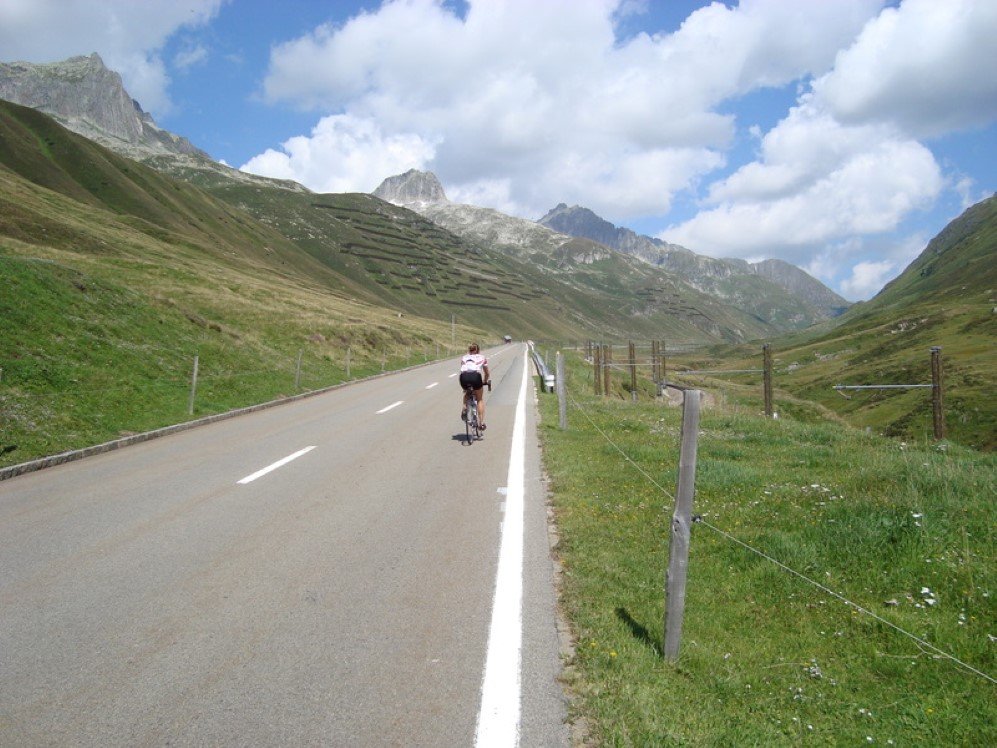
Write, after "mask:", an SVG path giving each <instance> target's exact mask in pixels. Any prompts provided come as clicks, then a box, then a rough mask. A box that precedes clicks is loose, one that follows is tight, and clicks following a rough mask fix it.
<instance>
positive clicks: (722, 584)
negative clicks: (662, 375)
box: [541, 356, 997, 746]
mask: <svg viewBox="0 0 997 748" xmlns="http://www.w3.org/2000/svg"><path fill="white" fill-rule="evenodd" d="M617 384H618V383H617ZM568 388H569V393H570V397H571V402H570V404H569V408H568V418H569V428H568V429H567V430H566V431H561V430H560V429H559V428H558V423H557V404H556V397H555V396H554V395H544V396H542V397H541V414H542V422H543V425H542V441H543V444H544V454H545V462H546V467H547V471H548V474H549V479H550V488H551V491H552V496H553V498H552V500H553V505H554V510H555V513H556V521H557V527H558V532H559V543H558V545H557V555H558V557H559V559H560V561H561V563H562V565H563V576H562V590H561V593H562V604H563V610H564V613H565V615H566V617H567V618H568V620H569V622H570V626H571V629H572V631H573V634H574V637H575V652H574V655H573V656H572V657H571V659H570V662H569V663H568V676H567V683H568V686H569V688H570V691H571V693H572V694H573V713H574V716H575V718H584V720H585V722H586V723H587V724H588V729H589V732H590V739H591V740H592V742H593V743H595V744H598V745H612V746H651V745H655V746H656V745H731V746H734V745H737V746H742V745H765V746H768V745H796V744H801V743H812V744H819V745H859V744H862V745H867V744H873V745H993V744H994V743H995V742H997V700H995V696H997V686H995V683H994V681H993V678H994V677H997V663H995V659H997V658H995V646H997V645H995V637H997V607H995V605H994V595H995V594H997V589H995V586H997V564H995V560H997V559H995V557H994V556H995V553H994V549H995V545H994V540H995V538H994V527H995V522H994V520H995V516H994V508H993V500H994V496H995V467H997V464H995V460H994V457H993V456H992V455H987V454H982V453H979V452H974V451H971V450H967V449H963V448H960V447H957V446H955V445H952V444H950V443H941V444H938V445H935V444H932V443H930V442H917V443H914V442H902V441H900V440H896V439H888V438H883V437H881V436H878V435H874V434H870V433H866V432H865V431H864V430H859V429H855V428H852V427H849V426H847V425H844V424H841V423H839V422H835V421H827V422H823V423H818V422H806V421H799V420H796V419H794V418H793V417H791V416H784V417H782V418H780V419H779V420H770V419H765V418H764V417H763V416H761V415H760V414H759V412H758V411H759V410H760V408H758V407H757V404H756V403H755V402H754V401H752V400H750V399H743V398H738V397H732V396H731V397H720V396H718V395H717V393H716V392H714V393H712V398H711V400H712V402H713V403H714V404H713V405H711V406H710V407H708V408H706V409H705V410H704V412H703V415H702V421H701V428H700V439H699V464H698V475H697V495H696V500H695V507H694V512H695V513H697V514H700V515H701V516H702V518H703V520H704V521H703V522H702V523H698V524H695V525H694V527H693V531H692V540H691V554H690V559H689V580H688V595H687V601H686V612H685V621H684V629H683V639H682V645H681V653H680V658H679V661H678V663H677V664H669V663H666V662H665V661H664V660H663V657H662V647H663V627H664V624H663V616H664V591H663V590H664V575H665V568H666V565H667V559H668V542H669V527H670V522H671V516H672V512H673V509H674V502H673V499H672V497H671V494H672V493H673V492H674V490H675V481H676V466H677V461H678V443H679V428H680V423H681V413H680V408H679V407H674V406H666V405H663V404H662V403H661V402H659V401H653V402H652V401H651V400H650V398H647V397H646V396H642V400H641V402H639V403H632V402H629V401H628V400H625V399H623V397H620V395H621V394H622V395H625V394H626V393H625V390H624V389H623V388H621V387H619V386H614V388H613V391H614V396H613V397H612V398H601V397H596V396H594V395H592V394H591V392H592V383H591V367H588V366H583V365H582V364H581V363H580V360H579V359H578V358H577V357H572V356H569V376H568ZM648 390H649V388H644V389H643V391H644V392H647V391H648ZM638 467H639V469H638ZM656 484H657V485H656ZM740 543H744V544H746V545H747V546H750V548H751V549H754V550H749V549H748V548H746V547H745V546H744V545H741V544H740ZM760 554H765V555H766V556H768V557H770V558H771V559H774V560H775V561H778V562H779V563H781V564H784V565H785V566H786V567H789V568H790V569H792V570H795V571H796V572H798V573H799V574H802V575H804V576H805V577H807V578H808V579H809V580H812V581H804V580H803V579H801V578H800V577H798V576H795V575H794V574H792V573H789V572H787V571H785V570H784V569H783V568H781V567H780V566H779V565H777V564H776V563H774V562H773V560H769V559H768V558H765V557H763V556H762V555H760ZM818 585H819V586H818ZM831 592H833V593H835V594H834V595H832V594H831ZM836 595H840V596H842V597H843V598H845V599H847V600H848V601H850V602H852V603H854V604H855V605H857V606H861V607H862V608H864V609H866V610H868V611H869V612H871V613H874V614H875V615H876V616H879V617H881V618H882V619H883V620H885V621H888V622H889V623H890V624H893V625H895V626H897V627H899V628H900V629H903V630H904V631H906V632H909V634H911V635H912V636H914V637H916V638H917V639H920V640H921V641H922V642H926V643H927V644H928V645H931V646H930V647H929V646H926V645H925V644H920V643H918V642H917V641H915V639H912V638H910V637H909V636H906V635H905V634H902V633H899V632H898V631H897V630H895V629H894V628H891V627H890V626H889V625H887V624H886V623H883V622H882V621H880V620H877V618H874V617H872V616H870V615H867V614H865V613H862V612H859V611H858V610H857V609H856V608H855V607H852V606H850V605H848V604H846V603H844V602H842V601H841V600H840V599H839V598H838V597H836ZM931 647H935V648H937V650H940V651H941V652H944V653H946V655H951V656H952V657H954V658H957V659H958V660H960V661H962V662H964V663H966V665H968V666H970V667H972V668H975V669H976V670H978V671H981V672H982V673H985V674H986V676H987V677H983V676H981V675H979V674H977V673H974V672H973V671H971V670H969V669H967V668H966V667H964V666H963V665H960V664H958V663H956V662H954V661H953V660H952V659H949V658H948V657H947V656H942V655H939V654H938V652H937V651H936V650H935V649H932V648H931Z"/></svg>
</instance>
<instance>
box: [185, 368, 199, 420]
mask: <svg viewBox="0 0 997 748" xmlns="http://www.w3.org/2000/svg"><path fill="white" fill-rule="evenodd" d="M199 358H200V357H199V356H198V355H197V354H195V355H194V373H193V375H191V378H190V398H189V399H188V400H187V415H189V416H192V415H194V398H195V397H196V396H197V366H198V361H199Z"/></svg>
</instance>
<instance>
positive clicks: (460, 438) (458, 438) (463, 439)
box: [450, 432, 484, 447]
mask: <svg viewBox="0 0 997 748" xmlns="http://www.w3.org/2000/svg"><path fill="white" fill-rule="evenodd" d="M483 439H484V437H481V438H480V439H478V440H477V441H482V440H483ZM450 441H453V442H459V443H461V444H463V445H464V446H465V447H470V446H471V445H472V444H473V443H474V440H473V439H468V438H467V434H465V433H464V432H461V433H459V434H454V435H453V436H451V437H450Z"/></svg>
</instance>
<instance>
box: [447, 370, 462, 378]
mask: <svg viewBox="0 0 997 748" xmlns="http://www.w3.org/2000/svg"><path fill="white" fill-rule="evenodd" d="M458 374H460V372H459V371H455V372H454V373H453V374H451V375H450V376H449V377H447V379H453V378H454V377H455V376H457V375H458Z"/></svg>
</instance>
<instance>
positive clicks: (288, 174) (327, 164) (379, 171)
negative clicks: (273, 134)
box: [240, 115, 434, 192]
mask: <svg viewBox="0 0 997 748" xmlns="http://www.w3.org/2000/svg"><path fill="white" fill-rule="evenodd" d="M281 149H282V150H280V151H276V150H273V149H268V150H267V151H266V152H265V153H262V154H260V155H259V156H255V157H254V158H252V159H250V160H249V161H248V162H247V163H245V164H243V165H242V166H241V167H240V168H241V169H242V170H243V171H248V172H252V173H254V174H261V175H263V176H268V177H275V178H277V179H293V180H294V181H297V182H301V183H302V184H305V185H307V186H308V187H309V188H310V189H312V190H315V191H316V192H361V191H362V192H371V191H373V190H374V188H376V187H377V185H378V184H380V183H381V181H382V180H383V179H384V178H385V177H386V176H390V175H393V174H398V173H400V172H404V171H407V170H408V169H421V168H423V166H424V165H425V164H426V162H427V161H429V160H430V159H431V158H432V157H433V152H434V148H433V144H432V143H431V142H429V141H427V140H425V139H424V138H422V137H420V136H419V135H415V134H411V133H404V134H393V135H386V134H385V133H383V132H382V130H381V128H380V127H379V126H378V125H377V124H376V123H375V122H373V121H372V120H367V119H360V118H358V117H353V116H350V115H333V116H329V117H323V118H322V119H321V120H320V121H319V123H318V124H317V125H316V126H315V127H314V128H313V129H312V131H311V133H310V134H309V135H308V136H304V135H302V136H298V137H294V138H290V139H289V140H287V141H285V142H284V143H283V144H282V145H281Z"/></svg>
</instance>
